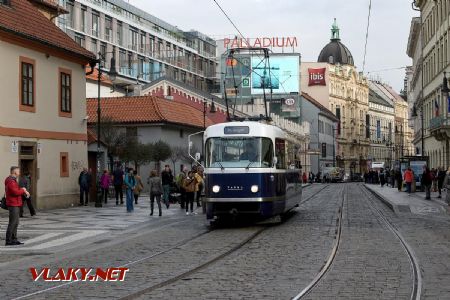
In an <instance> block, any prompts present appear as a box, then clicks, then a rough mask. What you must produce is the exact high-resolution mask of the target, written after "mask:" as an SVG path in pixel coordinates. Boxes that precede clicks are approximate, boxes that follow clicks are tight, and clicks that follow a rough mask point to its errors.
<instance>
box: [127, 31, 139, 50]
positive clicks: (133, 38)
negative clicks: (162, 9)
mask: <svg viewBox="0 0 450 300" xmlns="http://www.w3.org/2000/svg"><path fill="white" fill-rule="evenodd" d="M137 43H138V32H137V30H136V29H134V28H132V29H130V45H128V48H131V49H133V50H135V51H136V50H137Z"/></svg>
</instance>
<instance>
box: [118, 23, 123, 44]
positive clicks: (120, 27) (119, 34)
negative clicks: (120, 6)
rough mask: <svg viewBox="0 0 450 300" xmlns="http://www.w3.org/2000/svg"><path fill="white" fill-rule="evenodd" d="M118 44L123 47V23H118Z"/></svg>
mask: <svg viewBox="0 0 450 300" xmlns="http://www.w3.org/2000/svg"><path fill="white" fill-rule="evenodd" d="M117 43H118V44H119V45H121V46H122V43H123V39H122V23H121V22H117Z"/></svg>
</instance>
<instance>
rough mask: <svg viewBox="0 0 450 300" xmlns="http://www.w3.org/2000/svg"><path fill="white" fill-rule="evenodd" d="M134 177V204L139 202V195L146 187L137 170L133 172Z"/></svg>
mask: <svg viewBox="0 0 450 300" xmlns="http://www.w3.org/2000/svg"><path fill="white" fill-rule="evenodd" d="M133 175H134V178H135V179H136V186H135V187H134V190H133V194H134V204H138V200H139V196H140V195H141V192H142V190H143V189H144V184H143V183H142V178H141V176H140V175H139V174H138V172H137V170H134V172H133Z"/></svg>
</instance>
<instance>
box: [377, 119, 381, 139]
mask: <svg viewBox="0 0 450 300" xmlns="http://www.w3.org/2000/svg"><path fill="white" fill-rule="evenodd" d="M380 138H381V122H380V120H377V139H380Z"/></svg>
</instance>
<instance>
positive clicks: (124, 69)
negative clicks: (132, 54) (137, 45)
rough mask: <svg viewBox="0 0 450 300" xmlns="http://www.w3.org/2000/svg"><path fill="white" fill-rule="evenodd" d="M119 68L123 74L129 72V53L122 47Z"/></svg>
mask: <svg viewBox="0 0 450 300" xmlns="http://www.w3.org/2000/svg"><path fill="white" fill-rule="evenodd" d="M119 68H120V73H122V74H127V72H128V71H127V70H128V67H127V54H126V52H125V50H122V49H120V51H119Z"/></svg>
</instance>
